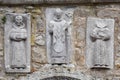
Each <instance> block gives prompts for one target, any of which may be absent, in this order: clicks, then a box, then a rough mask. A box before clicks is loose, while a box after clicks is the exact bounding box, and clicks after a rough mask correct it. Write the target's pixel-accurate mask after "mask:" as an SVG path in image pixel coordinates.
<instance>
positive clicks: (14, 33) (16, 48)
mask: <svg viewBox="0 0 120 80" xmlns="http://www.w3.org/2000/svg"><path fill="white" fill-rule="evenodd" d="M26 38H27V31H26V29H25V28H24V25H21V26H19V27H17V25H15V24H13V29H12V30H11V32H10V39H11V54H12V59H11V68H26V47H25V40H26Z"/></svg>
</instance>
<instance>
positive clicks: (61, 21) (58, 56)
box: [46, 8, 73, 64]
mask: <svg viewBox="0 0 120 80" xmlns="http://www.w3.org/2000/svg"><path fill="white" fill-rule="evenodd" d="M72 15H73V9H60V8H47V9H46V37H47V39H46V44H47V55H48V62H49V63H52V64H66V63H69V62H70V57H71V53H72V49H71V26H72V17H73V16H72Z"/></svg>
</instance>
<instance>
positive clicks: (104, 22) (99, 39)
mask: <svg viewBox="0 0 120 80" xmlns="http://www.w3.org/2000/svg"><path fill="white" fill-rule="evenodd" d="M86 40H87V41H86V42H87V52H86V63H87V65H88V67H89V68H106V69H110V68H113V61H114V60H113V59H114V55H113V54H114V20H113V19H99V18H91V17H89V18H88V19H87V39H86Z"/></svg>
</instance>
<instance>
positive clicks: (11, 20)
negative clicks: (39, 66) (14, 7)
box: [4, 13, 31, 73]
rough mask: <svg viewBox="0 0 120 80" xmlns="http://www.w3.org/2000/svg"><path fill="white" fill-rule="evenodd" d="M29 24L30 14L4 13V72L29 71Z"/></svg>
mask: <svg viewBox="0 0 120 80" xmlns="http://www.w3.org/2000/svg"><path fill="white" fill-rule="evenodd" d="M30 26H31V23H30V14H17V13H8V14H6V23H5V48H4V52H5V69H6V72H9V73H16V72H17V73H28V72H30V59H31V57H30V56H31V47H30V36H31V35H30V31H31V30H30V28H31V27H30Z"/></svg>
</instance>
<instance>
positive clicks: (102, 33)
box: [90, 27, 110, 67]
mask: <svg viewBox="0 0 120 80" xmlns="http://www.w3.org/2000/svg"><path fill="white" fill-rule="evenodd" d="M90 36H91V39H92V41H93V42H95V43H94V54H92V55H93V58H92V59H93V60H92V61H93V65H94V66H97V67H106V66H108V65H109V63H108V61H107V59H108V56H109V54H108V51H107V45H106V41H108V40H109V39H110V30H109V29H108V28H105V27H103V28H97V27H96V28H95V29H93V31H92V33H91V35H90Z"/></svg>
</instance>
